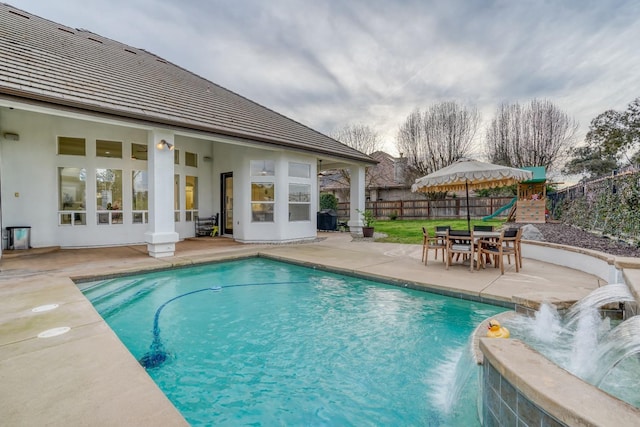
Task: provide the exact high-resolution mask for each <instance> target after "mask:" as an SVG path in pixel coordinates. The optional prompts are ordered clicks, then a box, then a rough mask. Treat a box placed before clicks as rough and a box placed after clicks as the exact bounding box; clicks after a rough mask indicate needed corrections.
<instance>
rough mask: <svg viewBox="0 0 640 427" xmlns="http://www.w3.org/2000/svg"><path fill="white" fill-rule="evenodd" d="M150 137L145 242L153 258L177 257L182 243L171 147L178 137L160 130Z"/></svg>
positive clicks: (150, 133) (148, 142) (151, 133)
mask: <svg viewBox="0 0 640 427" xmlns="http://www.w3.org/2000/svg"><path fill="white" fill-rule="evenodd" d="M147 135H148V140H147V158H148V159H147V165H148V167H149V171H148V174H149V227H148V230H147V232H146V233H145V241H146V242H147V251H148V252H149V256H152V257H154V258H162V257H168V256H173V255H174V253H175V250H176V242H177V241H178V240H179V235H178V233H176V231H175V222H174V219H173V218H174V217H173V173H174V172H173V156H174V152H173V150H170V147H173V141H174V138H173V134H172V133H169V132H166V131H159V130H154V131H149V132H148V134H147ZM162 141H165V142H164V143H163V142H162ZM158 144H161V147H159V146H158Z"/></svg>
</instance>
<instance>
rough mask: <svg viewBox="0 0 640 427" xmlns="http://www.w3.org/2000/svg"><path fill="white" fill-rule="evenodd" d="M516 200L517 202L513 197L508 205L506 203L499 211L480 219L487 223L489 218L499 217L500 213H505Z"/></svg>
mask: <svg viewBox="0 0 640 427" xmlns="http://www.w3.org/2000/svg"><path fill="white" fill-rule="evenodd" d="M516 200H518V198H517V197H514V198H513V199H511V201H510V202H509V203H507V204H506V205H504V206H502V207H501V208H500V209H498V210H497V211H495V212H494V213H492V214H491V215H487V216H485V217H482V220H483V221H487V220H489V219H491V218H495V217H496V216H498V215H500V214H501V213H502V212H504V211H506V210H507V209H510V208H511V207H512V206H513V205H514V204H515V203H516Z"/></svg>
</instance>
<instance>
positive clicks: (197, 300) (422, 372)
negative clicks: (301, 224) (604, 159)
mask: <svg viewBox="0 0 640 427" xmlns="http://www.w3.org/2000/svg"><path fill="white" fill-rule="evenodd" d="M81 287H82V288H83V292H84V293H85V295H86V296H87V298H89V299H90V300H91V301H92V303H93V304H94V306H95V307H96V309H97V310H98V312H100V313H101V315H102V316H103V318H104V319H105V320H106V321H107V323H108V324H109V325H110V327H111V328H112V329H113V330H114V331H115V332H116V334H117V335H118V336H119V337H120V339H121V340H122V341H123V343H124V344H125V345H126V346H127V347H128V348H129V350H130V351H131V353H132V354H133V355H134V356H135V357H136V358H137V359H141V358H142V357H143V356H144V355H145V354H147V353H148V351H149V349H150V346H151V345H152V343H153V341H154V327H153V325H154V317H155V318H156V319H157V324H158V329H157V330H156V333H157V336H159V338H160V340H161V341H162V345H163V347H164V349H166V351H167V353H168V354H169V359H168V360H167V361H166V362H165V363H163V364H161V365H160V366H158V367H156V368H150V369H148V370H147V372H148V373H149V375H150V376H151V377H152V378H153V379H154V380H155V382H156V383H157V384H158V386H159V387H160V388H161V389H162V390H163V392H164V393H165V394H166V395H167V396H168V397H169V399H170V400H171V401H172V402H173V404H174V405H175V406H176V407H177V408H178V409H179V410H180V411H181V413H182V414H183V415H184V417H185V418H186V419H187V421H188V422H189V423H191V424H192V425H207V424H213V425H249V424H251V425H302V424H304V425H430V426H448V425H466V426H470V425H480V424H479V421H478V420H477V408H476V396H477V392H476V391H477V378H476V377H475V376H472V381H470V382H469V383H468V384H467V387H470V388H468V389H466V390H464V391H463V392H462V393H460V395H459V396H456V397H452V396H451V391H450V389H449V388H448V387H443V385H444V384H449V383H451V382H452V381H453V375H455V372H454V371H455V369H453V368H452V367H453V366H455V364H456V361H457V359H458V358H459V357H460V354H461V353H463V350H464V349H465V347H466V346H467V345H468V340H469V336H470V334H471V332H472V331H473V329H474V328H475V327H476V326H477V325H478V324H479V323H480V322H481V321H482V320H484V319H486V318H487V317H490V316H493V315H495V314H497V313H500V312H503V311H505V309H504V308H502V307H496V306H491V305H487V304H482V303H477V302H471V301H465V300H460V299H456V298H449V297H445V296H441V295H436V294H431V293H426V292H421V291H415V290H411V289H407V288H400V287H397V286H391V285H386V284H381V283H378V282H373V281H369V280H364V279H360V278H354V277H347V276H341V275H337V274H333V273H328V272H325V271H320V270H317V269H311V268H306V267H301V266H297V265H291V264H286V263H281V262H277V261H272V260H268V259H264V258H251V259H246V260H238V261H232V262H225V263H220V264H209V265H203V266H197V267H191V268H185V269H176V270H168V271H162V272H155V273H147V274H144V275H137V276H129V277H125V278H118V279H109V280H105V281H101V282H99V283H91V284H84V285H82V286H81ZM452 399H453V403H454V404H451V400H452Z"/></svg>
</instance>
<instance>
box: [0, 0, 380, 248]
mask: <svg viewBox="0 0 640 427" xmlns="http://www.w3.org/2000/svg"><path fill="white" fill-rule="evenodd" d="M319 163H322V165H323V166H325V167H331V168H341V169H348V170H349V171H350V173H351V175H352V177H355V179H353V178H352V180H351V186H350V193H351V199H352V200H354V198H355V203H354V204H352V206H353V209H352V212H351V221H350V222H351V223H352V227H355V229H356V230H358V227H360V226H361V218H360V216H359V215H358V213H357V209H358V208H359V209H363V208H364V173H365V168H366V166H368V165H372V164H375V161H374V160H373V159H372V158H370V157H369V156H367V155H365V154H363V153H360V152H358V151H356V150H354V149H352V148H350V147H348V146H346V145H343V144H341V143H340V142H338V141H335V140H333V139H331V138H329V137H327V136H325V135H323V134H321V133H320V132H317V131H314V130H313V129H310V128H309V127H307V126H304V125H302V124H300V123H298V122H296V121H294V120H291V119H289V118H287V117H284V116H283V115H281V114H278V113H277V112H275V111H272V110H270V109H268V108H265V107H263V106H261V105H258V104H257V103H255V102H252V101H251V100H249V99H246V98H244V97H242V96H240V95H238V94H236V93H234V92H231V91H229V90H227V89H225V88H222V87H220V86H218V85H216V84H215V83H212V82H210V81H208V80H206V79H204V78H202V77H200V76H197V75H195V74H193V73H191V72H189V71H187V70H185V69H183V68H181V67H179V66H177V65H175V64H172V63H170V62H169V61H166V60H164V59H162V58H160V57H158V56H156V55H154V54H152V53H150V52H147V51H145V50H143V49H139V48H135V47H131V46H127V45H125V44H122V43H119V42H117V41H114V40H111V39H108V38H105V37H102V36H100V35H98V34H94V33H92V32H90V31H87V30H81V29H74V28H69V27H66V26H65V25H61V24H57V23H55V22H51V21H48V20H46V19H43V18H40V17H38V16H35V15H32V14H30V13H28V12H25V11H22V10H19V9H16V8H15V7H12V6H10V5H8V4H4V3H0V179H1V190H0V191H1V193H0V202H1V205H0V209H1V212H0V213H1V223H0V226H1V227H2V228H3V230H4V233H3V237H4V241H3V242H4V247H6V242H7V234H8V233H7V229H14V228H16V227H22V228H24V229H27V228H28V230H29V231H30V239H31V246H32V247H47V246H61V247H93V246H104V245H124V244H139V243H146V244H147V249H148V252H149V255H151V256H154V257H164V256H171V255H173V254H174V250H175V243H176V242H177V241H179V240H182V239H185V238H189V237H193V236H194V235H195V224H194V221H195V220H196V218H197V217H210V216H212V215H215V214H219V216H220V221H219V222H220V224H219V232H220V234H221V236H225V237H229V238H233V239H235V240H237V241H239V242H290V241H303V240H310V239H313V238H315V235H316V215H315V212H316V211H317V206H318V194H319V191H318V182H317V165H318V164H319Z"/></svg>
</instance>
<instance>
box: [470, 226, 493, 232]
mask: <svg viewBox="0 0 640 427" xmlns="http://www.w3.org/2000/svg"><path fill="white" fill-rule="evenodd" d="M473 231H493V225H474V226H473Z"/></svg>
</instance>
